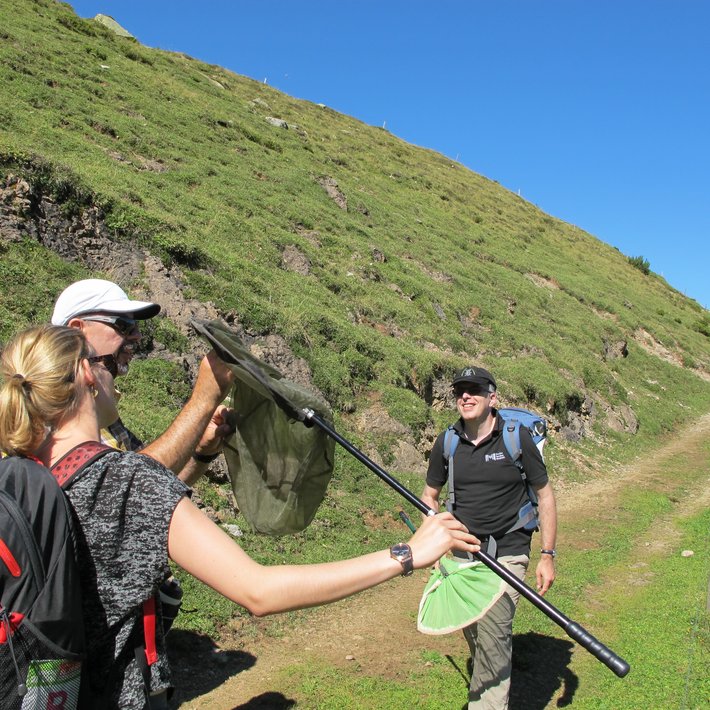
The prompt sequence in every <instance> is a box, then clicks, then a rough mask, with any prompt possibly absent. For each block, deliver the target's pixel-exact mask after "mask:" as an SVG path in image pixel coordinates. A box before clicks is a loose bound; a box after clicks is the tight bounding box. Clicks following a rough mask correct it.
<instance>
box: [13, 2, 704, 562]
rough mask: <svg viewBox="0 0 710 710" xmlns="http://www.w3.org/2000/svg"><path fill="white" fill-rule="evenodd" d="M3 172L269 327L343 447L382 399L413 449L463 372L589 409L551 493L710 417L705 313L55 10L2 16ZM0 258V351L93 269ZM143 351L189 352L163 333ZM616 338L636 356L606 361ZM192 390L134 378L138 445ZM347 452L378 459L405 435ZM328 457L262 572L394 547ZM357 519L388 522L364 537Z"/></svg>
mask: <svg viewBox="0 0 710 710" xmlns="http://www.w3.org/2000/svg"><path fill="white" fill-rule="evenodd" d="M127 29H129V30H130V28H127ZM8 175H15V176H20V177H22V178H23V179H25V180H27V181H28V182H29V183H30V184H31V185H32V186H33V189H35V190H37V191H40V192H42V193H43V194H46V195H49V196H51V197H52V199H53V200H55V201H56V202H57V203H58V204H59V205H61V209H62V213H63V214H64V215H66V216H67V217H68V218H72V217H80V216H81V215H82V213H83V211H84V210H86V209H88V208H89V207H98V208H99V210H100V213H101V214H102V216H103V220H104V221H105V224H106V225H107V226H108V228H109V229H110V231H111V233H112V234H113V235H114V236H115V238H116V239H117V240H118V244H119V245H120V246H121V248H126V249H128V248H130V247H131V245H134V244H135V245H138V246H140V247H141V248H143V249H145V250H147V251H148V252H149V253H152V254H156V255H159V256H160V257H161V258H162V259H163V260H164V262H165V263H166V264H168V265H173V266H176V267H179V269H180V272H181V274H182V278H183V281H184V292H185V295H186V296H188V297H192V298H197V299H200V300H203V301H207V300H209V301H211V302H213V303H214V304H215V306H216V307H217V308H218V309H219V311H220V312H222V313H225V314H226V313H231V314H234V315H235V316H236V317H237V318H238V320H239V321H240V322H241V323H243V324H244V325H245V326H246V327H247V328H249V329H251V330H252V331H253V332H256V333H262V334H266V333H275V334H279V335H282V336H283V337H284V338H285V339H286V341H287V342H288V344H289V345H290V347H291V348H292V349H293V351H294V352H295V353H296V354H297V355H299V356H301V357H303V358H305V359H306V360H307V361H308V363H309V365H310V366H311V368H312V371H313V379H314V384H315V385H316V386H317V387H318V388H319V389H320V390H321V391H322V392H323V393H324V395H325V396H326V397H327V398H328V399H329V400H330V402H331V403H332V404H333V405H334V407H335V409H336V411H337V413H338V417H339V424H340V426H341V427H342V428H343V429H344V430H345V431H346V432H350V433H353V434H355V431H356V430H355V424H354V418H355V416H356V415H357V413H358V412H361V411H362V410H363V409H365V408H366V407H367V406H368V405H369V404H370V403H371V402H372V401H373V400H377V401H379V402H381V403H382V405H383V406H384V407H385V409H386V410H387V411H388V413H389V414H390V415H391V416H392V417H393V418H394V419H396V420H398V421H399V422H401V423H402V424H403V425H405V426H406V427H407V430H408V431H409V432H410V434H411V437H410V438H411V439H412V440H413V441H417V440H418V439H419V438H420V437H421V436H422V432H424V431H425V430H427V428H428V429H429V430H430V431H435V430H437V429H439V428H440V427H442V426H443V425H444V423H445V422H448V421H450V419H451V415H450V412H448V411H441V409H440V407H433V406H432V404H434V403H435V401H437V398H436V397H435V396H434V394H432V393H433V392H435V391H436V388H437V385H441V383H446V382H448V378H449V377H450V375H451V372H452V371H453V369H454V368H456V367H460V366H462V365H463V364H468V363H470V362H475V363H479V364H483V365H485V366H487V367H489V368H490V369H492V370H493V371H494V372H495V374H496V376H497V378H498V380H499V384H500V387H501V393H502V395H503V398H504V400H505V401H506V402H507V403H518V404H524V405H527V406H530V407H534V408H536V409H539V410H541V411H543V412H546V413H547V415H548V416H550V417H551V418H552V419H553V421H554V422H555V423H556V425H557V426H558V427H563V426H564V425H565V424H567V423H568V422H569V420H570V416H571V415H573V414H577V415H579V414H581V413H584V412H586V411H588V409H589V404H590V402H591V403H593V404H594V407H595V412H596V416H594V417H592V419H591V422H592V424H591V428H590V430H589V431H588V432H587V436H585V437H584V438H583V439H582V440H581V441H580V442H579V443H574V444H573V443H570V442H568V441H566V440H565V439H564V438H563V437H562V436H559V435H558V436H555V435H553V437H552V441H551V445H550V447H549V449H548V451H549V460H550V462H551V469H552V471H553V473H554V476H555V477H556V478H557V480H559V481H561V482H564V481H565V480H573V479H574V478H575V477H579V476H580V475H585V476H587V475H590V473H591V471H592V469H593V465H594V462H595V461H597V460H599V459H600V458H603V459H604V460H605V461H607V462H609V461H612V462H614V461H621V460H624V459H627V458H629V457H630V456H632V455H633V454H634V453H636V452H638V451H639V450H640V449H641V448H642V447H648V446H654V445H655V444H656V442H657V440H658V438H659V436H663V435H665V434H667V433H668V432H670V431H672V430H673V429H674V428H676V427H677V426H678V424H679V423H680V422H682V421H685V420H687V419H688V418H689V417H693V416H696V415H697V414H698V413H700V412H706V411H708V409H710V381H709V380H710V316H709V314H708V312H707V311H706V310H705V309H703V308H702V307H701V306H700V305H699V304H698V303H697V302H695V301H693V300H691V299H688V298H687V297H685V296H683V295H682V294H681V293H679V292H678V291H676V290H675V289H673V288H672V287H670V286H669V285H668V284H667V283H666V282H665V281H664V280H663V279H662V278H661V277H659V276H658V275H656V274H654V273H652V272H651V273H648V274H646V273H644V271H643V270H642V269H639V268H636V267H635V266H634V265H633V264H632V263H630V261H629V259H628V258H627V256H626V255H624V254H622V253H620V252H619V251H618V250H616V249H614V248H612V247H610V246H608V245H606V244H604V243H602V242H601V241H599V240H598V239H596V238H595V237H594V236H592V235H590V234H587V233H585V232H584V231H582V230H580V229H578V228H576V227H574V226H572V225H569V224H566V223H563V222H561V221H559V220H557V219H555V218H553V217H550V216H549V215H546V214H545V213H543V212H542V211H540V210H539V209H537V208H536V207H535V206H534V205H532V204H530V203H528V202H526V201H525V200H523V199H521V198H520V197H518V196H516V195H514V194H512V193H511V192H509V191H507V190H505V189H503V188H502V187H500V186H499V185H498V184H496V183H495V182H492V181H490V180H488V179H486V178H485V177H482V176H480V175H477V174H475V173H474V172H471V171H470V170H468V169H466V168H464V167H463V166H462V165H460V164H458V163H456V162H454V161H452V160H450V159H448V158H446V157H444V156H442V155H439V154H437V153H434V152H432V151H428V150H425V149H422V148H418V147H415V146H411V145H408V144H406V143H404V142H403V141H401V140H399V139H397V138H396V137H394V136H392V135H391V134H389V133H388V132H387V131H385V130H383V129H380V128H374V127H371V126H368V125H365V124H363V123H361V122H359V121H356V120H355V119H352V118H350V117H348V116H345V115H342V114H339V113H337V112H335V111H333V110H331V109H329V108H328V107H325V106H319V105H315V104H311V103H309V102H306V101H301V100H296V99H293V98H291V97H289V96H286V95H284V94H282V93H279V92H278V91H275V90H273V89H271V88H269V87H268V86H265V85H263V84H260V83H257V82H255V81H252V80H250V79H247V78H245V77H242V76H238V75H236V74H233V73H231V72H229V71H226V70H224V69H222V68H220V67H217V66H213V65H207V64H204V63H202V62H200V61H197V60H195V59H192V58H190V57H187V56H185V55H182V54H179V53H170V52H165V51H159V50H154V49H150V48H148V47H144V46H142V45H140V44H138V43H137V42H136V41H135V40H132V39H127V38H123V37H118V36H116V35H114V34H112V33H111V32H110V31H109V30H107V29H106V28H105V27H103V26H102V25H100V24H98V23H97V22H94V21H92V20H82V19H80V18H78V17H77V16H76V14H75V13H74V12H73V10H71V8H69V7H68V6H66V5H63V4H61V3H57V2H55V1H54V0H22V2H19V3H2V4H0V185H2V184H3V183H4V182H5V180H6V178H7V176H8ZM2 207H3V205H2V204H0V208H2ZM1 236H2V235H0V237H1ZM0 254H1V255H2V260H1V262H0V337H2V338H3V339H4V338H6V337H7V336H8V335H9V334H10V333H11V332H13V331H14V330H16V329H17V328H18V327H21V326H24V325H25V324H27V323H29V322H33V321H37V320H44V319H46V318H47V317H48V314H49V312H50V309H51V305H52V301H53V299H54V297H55V295H56V294H57V293H58V292H59V291H60V290H61V288H63V286H64V285H66V283H67V282H68V281H70V280H71V279H74V278H77V277H79V276H81V275H86V274H87V273H88V272H87V270H86V267H85V266H83V265H81V264H77V263H69V262H65V261H63V260H62V259H60V258H59V257H58V256H57V255H56V254H54V253H52V252H51V251H50V250H48V249H46V248H44V247H43V246H41V245H39V244H38V243H37V242H36V240H34V239H32V238H31V237H28V238H26V239H25V240H21V241H11V240H8V239H6V238H0ZM294 264H297V266H294ZM126 285H128V286H130V284H126ZM154 336H155V338H156V339H157V340H162V341H163V342H164V343H165V344H166V345H167V346H168V347H169V348H171V349H173V350H175V349H177V350H180V349H181V348H185V345H184V342H185V341H184V338H183V339H180V338H178V337H175V330H174V329H171V328H170V327H169V325H167V324H164V325H161V326H160V327H159V328H158V329H157V330H156V332H155V333H154ZM620 342H626V343H627V344H628V356H627V357H620V358H612V357H608V356H606V355H605V344H614V343H620ZM182 377H183V376H182V373H181V371H180V370H179V368H177V367H176V366H175V365H171V364H169V363H166V362H161V361H159V360H152V361H145V362H142V363H138V364H136V365H135V366H134V367H133V368H132V370H131V374H130V375H129V377H128V378H127V380H128V381H127V383H126V385H125V389H127V390H128V391H129V392H130V393H131V398H130V399H131V401H130V402H129V404H130V408H128V409H126V414H127V416H126V418H127V420H128V421H129V422H130V424H131V425H132V426H133V427H134V428H135V429H136V430H137V431H139V432H140V433H142V434H144V435H145V436H147V437H149V436H151V435H154V434H155V433H157V432H158V431H160V428H161V426H163V425H164V424H165V423H167V421H168V420H169V418H170V416H171V414H172V413H173V412H174V411H175V409H176V407H177V406H179V402H180V401H181V399H182V397H184V394H185V387H184V386H182V385H176V384H175V382H176V381H179V380H181V379H182ZM126 399H129V398H126ZM607 411H610V412H612V413H616V414H617V415H619V414H620V413H621V415H620V416H621V417H622V419H625V418H626V419H627V418H628V417H624V416H623V413H624V412H626V413H628V412H629V411H632V412H633V415H634V417H635V418H636V419H637V420H638V424H639V427H638V431H637V432H636V433H631V432H630V431H617V430H616V429H615V428H613V427H610V426H609V418H608V417H607V416H606V412H607ZM617 418H618V417H617ZM617 428H618V427H617ZM400 438H401V437H400ZM357 439H358V441H359V442H362V443H364V444H365V445H366V446H367V447H373V449H372V450H374V449H375V448H376V449H377V451H378V452H379V453H380V454H381V455H382V456H383V457H384V459H385V461H387V460H388V459H387V457H388V455H389V452H390V449H391V446H392V445H393V444H394V443H395V439H396V437H394V436H391V437H389V438H387V437H385V438H379V439H378V438H377V437H374V436H367V434H365V433H360V434H357ZM342 459H343V457H340V460H339V462H338V471H337V475H336V483H335V484H334V489H333V491H332V492H331V494H330V497H329V500H328V502H327V506H326V507H327V511H326V512H324V513H323V514H322V515H319V518H318V520H317V521H316V523H315V524H314V526H315V527H314V528H313V529H312V530H309V531H307V533H305V534H304V538H305V540H306V544H304V541H303V539H296V540H294V541H287V542H283V543H279V545H278V546H275V547H274V548H273V550H271V549H270V551H268V552H265V553H264V554H265V555H266V556H267V557H269V558H270V559H282V558H283V556H284V555H289V554H291V555H297V554H298V555H304V559H306V558H308V559H311V558H317V557H318V556H319V554H320V552H319V549H320V548H321V547H322V546H323V544H324V543H323V542H322V539H321V537H319V536H321V535H322V536H324V538H323V539H332V537H333V534H334V533H333V528H335V529H336V530H337V528H338V527H339V526H340V525H341V524H343V525H346V526H347V530H348V533H349V535H350V539H349V540H347V541H343V543H342V544H343V546H344V547H347V548H348V550H350V551H352V552H353V553H354V552H357V551H358V550H359V549H364V548H366V547H367V546H368V545H369V544H372V543H374V542H377V541H379V540H380V537H378V536H382V538H383V539H388V538H387V535H386V534H385V533H383V532H382V530H387V529H388V527H391V525H393V524H394V523H391V521H390V519H389V517H388V513H387V511H390V510H391V509H392V507H393V506H394V505H395V504H394V503H393V500H394V499H393V497H387V494H385V496H384V497H383V496H382V495H379V496H378V495H377V493H373V492H372V489H376V491H379V493H380V494H381V493H382V491H381V488H380V486H379V484H376V483H370V482H369V479H367V480H366V479H365V478H364V477H367V476H369V474H363V473H362V472H361V471H359V470H358V468H357V467H356V466H354V465H353V464H352V462H349V461H344V460H342ZM403 475H404V476H405V480H411V484H412V487H414V488H416V489H418V488H419V486H420V485H421V483H420V481H417V480H416V479H415V478H411V479H408V478H407V475H406V472H405V473H404V474H403ZM345 493H347V495H345ZM355 494H356V495H355ZM204 495H205V496H206V497H207V498H209V499H210V502H211V503H212V504H213V505H214V506H215V507H219V506H220V505H223V501H221V499H220V496H219V494H217V493H214V492H212V491H210V490H207V489H205V490H204ZM365 509H372V510H374V512H375V514H376V515H379V516H382V520H383V521H384V522H382V524H381V525H380V526H379V527H378V526H377V525H375V526H373V525H371V522H372V521H371V520H370V521H368V523H367V524H366V523H365V522H364V521H363V510H365ZM324 521H325V522H324ZM338 521H341V522H338ZM373 530H374V532H373ZM309 536H310V537H309ZM327 536H330V538H328V537H327ZM390 537H391V535H390ZM311 542H312V543H313V544H312V545H311V544H310V543H311ZM254 544H256V543H254ZM245 545H246V546H247V547H248V546H249V545H250V542H249V540H248V539H247V540H246V541H245ZM260 549H261V548H260ZM330 554H331V553H330V552H329V555H328V556H330Z"/></svg>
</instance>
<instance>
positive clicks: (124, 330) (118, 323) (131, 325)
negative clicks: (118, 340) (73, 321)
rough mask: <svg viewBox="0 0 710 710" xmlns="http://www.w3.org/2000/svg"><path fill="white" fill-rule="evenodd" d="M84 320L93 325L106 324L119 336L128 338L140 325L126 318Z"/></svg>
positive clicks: (105, 317)
mask: <svg viewBox="0 0 710 710" xmlns="http://www.w3.org/2000/svg"><path fill="white" fill-rule="evenodd" d="M82 320H88V321H92V322H93V323H105V324H106V325H107V326H108V327H109V328H113V329H114V330H115V331H116V332H117V333H118V334H119V335H121V336H122V337H124V338H127V337H128V336H129V335H132V334H133V333H135V332H136V331H137V330H138V323H137V321H136V320H135V319H133V318H125V317H124V316H85V317H84V318H82Z"/></svg>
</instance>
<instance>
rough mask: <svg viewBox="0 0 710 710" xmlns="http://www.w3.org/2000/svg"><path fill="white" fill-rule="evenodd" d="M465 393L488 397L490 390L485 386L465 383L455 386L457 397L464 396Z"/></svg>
mask: <svg viewBox="0 0 710 710" xmlns="http://www.w3.org/2000/svg"><path fill="white" fill-rule="evenodd" d="M464 394H468V395H471V396H473V397H487V396H488V395H489V394H490V392H489V391H488V390H487V389H486V388H485V387H480V386H478V385H463V386H457V387H454V395H455V396H456V397H457V398H458V397H463V396H464Z"/></svg>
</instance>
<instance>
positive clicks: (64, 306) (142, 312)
mask: <svg viewBox="0 0 710 710" xmlns="http://www.w3.org/2000/svg"><path fill="white" fill-rule="evenodd" d="M159 312H160V306H159V305H158V304H157V303H149V302H148V301H131V299H130V298H128V296H127V295H126V292H125V291H124V290H123V289H122V288H121V287H120V286H117V285H116V284H115V283H113V282H112V281H104V280H103V279H84V280H83V281H76V282H75V283H73V284H72V285H71V286H67V288H65V289H64V290H63V291H62V292H61V294H59V298H58V299H57V302H56V304H55V305H54V313H53V314H52V325H66V324H67V323H68V322H69V321H70V320H71V319H72V318H80V317H81V316H82V315H88V314H89V313H107V314H110V315H125V316H128V317H129V318H134V319H135V320H146V319H147V318H152V317H153V316H156V315H158V313H159Z"/></svg>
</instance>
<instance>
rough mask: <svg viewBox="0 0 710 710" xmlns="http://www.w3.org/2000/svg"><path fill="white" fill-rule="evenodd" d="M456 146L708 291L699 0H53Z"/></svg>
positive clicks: (709, 302) (707, 77)
mask: <svg viewBox="0 0 710 710" xmlns="http://www.w3.org/2000/svg"><path fill="white" fill-rule="evenodd" d="M70 5H72V6H73V7H74V9H75V10H76V12H77V13H78V14H79V15H80V16H82V17H93V16H94V15H95V14H97V13H99V12H101V13H104V14H107V15H111V16H112V17H113V18H114V19H116V20H117V21H118V22H119V23H120V24H121V25H122V26H123V27H125V28H126V29H127V30H128V31H129V32H131V33H132V34H133V35H135V37H136V38H137V39H138V40H139V41H140V42H142V43H143V44H145V45H148V46H151V47H159V48H161V49H169V50H173V51H181V52H185V53H186V54H189V55H190V56H192V57H195V58H197V59H201V60H203V61H205V62H209V63H212V64H219V65H221V66H223V67H226V68H228V69H231V70H232V71H234V72H237V73H238V74H243V75H246V76H249V77H251V78H253V79H257V80H259V81H263V80H266V81H267V82H268V83H269V84H270V85H271V86H273V87H275V88H277V89H280V90H282V91H284V92H286V93H287V94H290V95H291V96H295V97H297V98H303V99H308V100H310V101H314V102H316V103H325V104H327V105H328V106H330V107H331V108H334V109H336V110H338V111H340V112H342V113H346V114H349V115H351V116H354V117H356V118H358V119H360V120H362V121H364V122H366V123H368V124H371V125H376V126H382V125H385V126H386V128H387V129H388V130H389V131H391V132H392V133H393V134H395V135H397V136H399V137H400V138H402V139H404V140H406V141H408V142H410V143H414V144H416V145H420V146H424V147H427V148H432V149H434V150H436V151H439V152H441V153H443V154H445V155H447V156H448V157H450V158H453V159H458V160H459V161H460V162H461V163H463V164H464V165H466V166H467V167H469V168H471V170H474V171H476V172H478V173H481V174H483V175H485V176H486V177H488V178H491V179H493V180H497V181H498V182H499V183H501V184H502V185H503V186H505V187H507V188H508V189H510V190H512V191H513V192H516V193H517V192H518V191H519V192H520V195H521V196H522V197H524V198H526V199H527V200H529V201H530V202H532V203H534V204H535V205H537V206H538V207H540V208H541V209H543V210H544V211H545V212H547V213H549V214H551V215H554V216H555V217H559V218H560V219H563V220H565V221H566V222H570V223H572V224H575V225H577V226H578V227H581V228H582V229H585V230H587V231H588V232H591V233H592V234H593V235H595V236H596V237H598V238H599V239H602V240H603V241H605V242H607V243H609V244H611V245H613V246H615V247H618V248H619V249H620V250H621V251H622V252H623V253H624V254H626V255H627V256H643V257H644V258H645V259H648V261H649V262H650V264H651V269H652V270H653V271H655V272H656V273H658V274H660V275H662V276H663V277H664V278H665V279H666V280H667V281H668V282H669V283H670V284H671V285H672V286H674V287H675V288H676V289H678V290H679V291H681V292H683V293H684V294H686V295H687V296H690V297H691V298H694V299H695V300H697V301H698V302H699V303H700V304H701V305H703V306H705V307H706V308H708V307H710V277H709V275H708V273H707V270H708V267H709V264H708V261H709V260H710V259H709V257H710V245H709V244H708V236H709V235H710V41H708V28H710V2H707V1H706V0H455V1H454V0H436V2H435V1H434V0H303V1H302V2H295V1H293V0H270V1H266V0H232V1H228V0H219V1H218V0H202V2H197V0H70Z"/></svg>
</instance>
